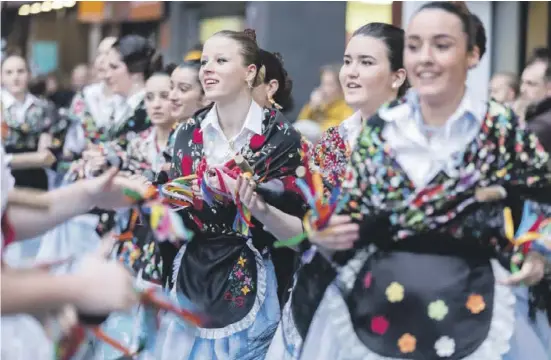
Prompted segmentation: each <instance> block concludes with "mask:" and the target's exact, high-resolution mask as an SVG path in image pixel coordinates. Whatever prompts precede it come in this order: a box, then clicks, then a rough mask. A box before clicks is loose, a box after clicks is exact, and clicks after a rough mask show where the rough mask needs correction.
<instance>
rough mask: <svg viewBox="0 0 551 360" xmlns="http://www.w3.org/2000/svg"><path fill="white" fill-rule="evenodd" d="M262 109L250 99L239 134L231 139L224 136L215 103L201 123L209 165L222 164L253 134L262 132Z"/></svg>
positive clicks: (246, 142)
mask: <svg viewBox="0 0 551 360" xmlns="http://www.w3.org/2000/svg"><path fill="white" fill-rule="evenodd" d="M263 120H264V110H263V109H262V107H261V106H260V105H258V104H257V103H256V102H255V101H254V100H253V101H251V106H250V107H249V112H248V113H247V117H246V119H245V123H244V124H243V127H242V128H241V131H240V132H239V134H237V135H236V136H234V137H233V138H232V139H229V140H228V138H226V135H224V132H223V131H222V128H221V127H220V122H219V120H218V112H217V108H216V105H214V106H213V107H212V109H211V110H210V111H209V112H208V114H207V116H206V117H205V118H204V119H203V122H202V123H201V130H202V131H203V139H204V149H205V150H204V151H205V156H206V158H207V162H208V164H209V165H210V166H213V165H222V164H225V163H226V162H228V161H229V160H231V159H232V158H233V156H234V155H235V154H236V153H237V152H239V151H240V150H241V149H242V148H243V147H244V146H245V145H246V144H248V142H249V141H250V138H251V137H252V136H253V135H261V134H262V121H263Z"/></svg>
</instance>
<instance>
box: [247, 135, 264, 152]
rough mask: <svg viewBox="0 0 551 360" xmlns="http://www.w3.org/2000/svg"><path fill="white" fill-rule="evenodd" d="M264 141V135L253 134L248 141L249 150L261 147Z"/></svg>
mask: <svg viewBox="0 0 551 360" xmlns="http://www.w3.org/2000/svg"><path fill="white" fill-rule="evenodd" d="M265 141H266V137H265V136H264V135H258V134H256V135H253V136H252V137H251V141H250V147H251V150H252V151H257V150H259V149H260V148H261V147H262V145H264V142H265Z"/></svg>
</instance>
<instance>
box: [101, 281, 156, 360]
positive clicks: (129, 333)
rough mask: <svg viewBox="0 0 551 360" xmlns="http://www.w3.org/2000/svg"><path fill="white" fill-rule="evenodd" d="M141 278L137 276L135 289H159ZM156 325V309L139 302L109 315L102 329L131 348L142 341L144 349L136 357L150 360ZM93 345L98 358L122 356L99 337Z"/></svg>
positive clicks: (135, 347) (154, 341)
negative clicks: (137, 304)
mask: <svg viewBox="0 0 551 360" xmlns="http://www.w3.org/2000/svg"><path fill="white" fill-rule="evenodd" d="M140 279H141V277H140V276H138V281H137V283H136V288H138V289H142V290H143V289H148V288H154V289H157V290H159V291H161V286H159V285H156V284H153V283H150V282H147V281H143V280H140ZM157 325H158V319H157V312H156V311H155V310H154V309H150V308H145V307H144V306H142V305H139V306H136V307H134V309H132V311H130V312H117V313H113V314H111V315H110V316H109V317H108V318H107V320H106V321H105V322H104V323H103V325H102V326H101V328H102V330H103V331H104V332H105V333H106V334H107V335H109V336H110V337H111V338H113V339H115V340H117V341H118V342H119V343H120V344H122V345H123V346H124V347H126V348H127V349H129V350H131V351H136V350H137V349H138V348H139V347H140V345H142V344H143V345H144V346H145V348H144V350H143V351H142V352H141V353H140V354H139V355H138V356H137V357H136V359H140V360H145V359H153V357H152V355H153V349H154V347H155V343H156V336H157V332H158V329H157ZM92 347H93V353H94V359H97V360H113V359H117V358H119V357H121V356H123V355H124V354H123V353H122V352H120V351H119V350H117V349H115V348H113V347H112V346H110V345H109V344H105V343H103V342H100V341H98V340H93V346H92Z"/></svg>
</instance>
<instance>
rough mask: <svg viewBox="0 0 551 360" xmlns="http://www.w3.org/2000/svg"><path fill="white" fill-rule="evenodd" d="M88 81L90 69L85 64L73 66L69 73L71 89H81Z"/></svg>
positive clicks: (75, 90)
mask: <svg viewBox="0 0 551 360" xmlns="http://www.w3.org/2000/svg"><path fill="white" fill-rule="evenodd" d="M89 82H90V70H89V68H88V65H87V64H79V65H77V66H75V68H74V69H73V72H72V73H71V89H72V90H73V91H74V92H77V91H80V90H82V89H83V88H84V87H85V86H86V85H88V84H89Z"/></svg>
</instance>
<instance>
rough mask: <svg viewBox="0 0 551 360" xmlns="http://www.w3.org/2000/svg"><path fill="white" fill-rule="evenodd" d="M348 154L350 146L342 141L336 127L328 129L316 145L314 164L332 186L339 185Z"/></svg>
mask: <svg viewBox="0 0 551 360" xmlns="http://www.w3.org/2000/svg"><path fill="white" fill-rule="evenodd" d="M350 152H351V149H350V146H349V145H348V142H347V141H346V140H345V139H343V137H342V135H341V133H340V131H339V128H338V127H332V128H329V129H328V130H327V131H326V132H325V133H324V134H323V136H322V137H321V139H320V141H319V142H318V144H317V145H316V147H315V151H314V163H315V165H317V166H318V168H319V170H320V172H321V175H322V176H323V178H324V179H325V180H326V181H327V182H328V183H329V184H331V185H332V186H336V185H338V184H340V183H341V181H342V179H343V177H344V173H345V171H346V166H347V164H348V159H349V158H350Z"/></svg>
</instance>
